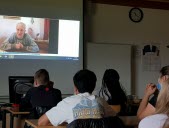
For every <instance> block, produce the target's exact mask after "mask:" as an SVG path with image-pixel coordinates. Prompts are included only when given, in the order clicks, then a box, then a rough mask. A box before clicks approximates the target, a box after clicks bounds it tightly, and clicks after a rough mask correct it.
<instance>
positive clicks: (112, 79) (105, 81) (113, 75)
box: [99, 69, 127, 104]
mask: <svg viewBox="0 0 169 128" xmlns="http://www.w3.org/2000/svg"><path fill="white" fill-rule="evenodd" d="M119 80H120V76H119V74H118V72H117V71H116V70H114V69H107V70H105V72H104V75H103V78H102V87H101V89H100V92H99V96H102V97H105V96H107V97H108V101H111V100H110V99H112V100H114V99H117V98H118V99H119V102H124V101H126V100H127V97H126V94H125V91H124V90H123V89H122V87H121V85H120V81H119ZM108 92H109V93H108ZM110 104H111V103H110Z"/></svg>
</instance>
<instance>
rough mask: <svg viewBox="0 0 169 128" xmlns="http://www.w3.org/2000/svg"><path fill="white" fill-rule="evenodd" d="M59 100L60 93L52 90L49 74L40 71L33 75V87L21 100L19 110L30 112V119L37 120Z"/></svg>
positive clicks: (60, 98)
mask: <svg viewBox="0 0 169 128" xmlns="http://www.w3.org/2000/svg"><path fill="white" fill-rule="evenodd" d="M61 100H62V97H61V91H60V90H58V89H55V88H53V83H52V82H50V80H49V73H48V72H47V71H46V70H45V69H40V70H38V71H37V72H36V73H35V76H34V87H33V88H31V89H30V90H29V91H28V92H27V94H26V96H25V97H24V98H23V99H22V100H21V109H27V110H30V111H31V114H30V118H39V116H41V115H42V114H44V112H46V111H47V110H49V109H50V108H52V107H53V106H56V105H57V103H58V102H60V101H61Z"/></svg>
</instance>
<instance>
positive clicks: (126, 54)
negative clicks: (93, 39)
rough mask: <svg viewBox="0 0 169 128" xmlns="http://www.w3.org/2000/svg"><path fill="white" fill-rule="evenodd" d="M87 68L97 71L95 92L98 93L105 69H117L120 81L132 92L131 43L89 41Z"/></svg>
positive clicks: (128, 91)
mask: <svg viewBox="0 0 169 128" xmlns="http://www.w3.org/2000/svg"><path fill="white" fill-rule="evenodd" d="M86 54H87V56H86V57H87V58H86V66H87V69H89V70H92V71H94V72H95V74H96V76H97V83H96V88H95V91H94V93H95V94H98V92H99V90H100V88H101V83H102V77H103V74H104V71H105V70H106V69H110V68H112V69H115V70H117V72H118V73H119V75H120V83H121V85H122V86H123V87H124V89H125V90H126V93H127V94H131V45H115V44H101V43H87V52H86Z"/></svg>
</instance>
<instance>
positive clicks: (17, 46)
mask: <svg viewBox="0 0 169 128" xmlns="http://www.w3.org/2000/svg"><path fill="white" fill-rule="evenodd" d="M25 31H26V25H25V24H24V23H23V22H19V23H17V25H16V32H15V33H13V34H12V35H11V36H10V37H9V39H7V40H5V41H4V42H3V43H2V45H1V47H0V49H1V50H4V51H5V50H18V51H19V50H26V51H28V52H38V51H39V47H38V45H37V44H36V43H35V42H34V41H33V39H32V38H31V37H30V36H29V35H28V34H27V33H25Z"/></svg>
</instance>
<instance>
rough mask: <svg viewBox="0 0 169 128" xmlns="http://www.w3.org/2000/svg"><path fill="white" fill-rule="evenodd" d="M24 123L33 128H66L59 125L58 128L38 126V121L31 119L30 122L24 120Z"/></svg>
mask: <svg viewBox="0 0 169 128" xmlns="http://www.w3.org/2000/svg"><path fill="white" fill-rule="evenodd" d="M25 123H27V124H28V125H31V126H32V127H33V128H66V127H67V126H66V125H59V126H56V127H55V126H52V125H50V126H38V120H37V119H32V120H25Z"/></svg>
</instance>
